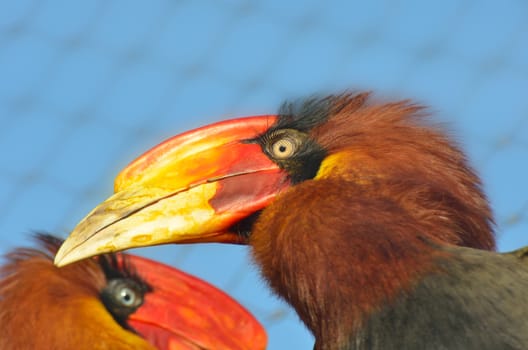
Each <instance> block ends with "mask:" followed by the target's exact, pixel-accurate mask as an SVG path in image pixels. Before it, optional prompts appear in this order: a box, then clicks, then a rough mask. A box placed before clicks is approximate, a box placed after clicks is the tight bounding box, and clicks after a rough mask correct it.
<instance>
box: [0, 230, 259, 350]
mask: <svg viewBox="0 0 528 350" xmlns="http://www.w3.org/2000/svg"><path fill="white" fill-rule="evenodd" d="M36 240H37V243H38V245H39V246H38V247H37V248H18V249H15V250H13V251H11V252H9V253H7V254H6V256H5V258H6V262H5V264H4V265H2V266H0V325H1V326H0V349H3V350H8V349H9V350H27V349H54V350H71V349H79V350H80V349H90V350H96V349H97V350H103V349H109V350H110V349H111V350H119V349H123V350H128V349H136V350H155V349H159V350H176V349H178V350H205V349H211V350H218V349H224V350H232V349H239V350H263V349H265V347H266V334H265V332H264V330H263V328H262V326H260V324H259V323H258V322H257V321H256V320H255V319H254V318H253V317H252V316H251V315H250V314H249V313H248V312H247V311H246V310H245V309H244V308H243V307H242V306H240V305H239V304H238V303H237V302H235V301H234V300H233V299H231V298H230V297H229V296H227V295H226V294H225V293H223V292H221V291H219V290H218V289H216V288H215V287H213V286H211V285H210V284H208V283H206V282H204V281H202V280H200V279H198V278H196V277H193V276H190V275H188V274H186V273H184V272H181V271H179V270H176V269H174V268H171V267H169V266H166V265H163V264H160V263H157V262H154V261H152V260H149V259H145V258H141V257H139V256H135V255H129V254H106V255H101V256H99V257H97V258H92V259H86V260H83V261H80V262H77V263H75V264H72V265H69V266H67V267H65V268H58V267H56V266H55V265H54V264H53V257H54V256H55V253H56V252H57V250H58V249H59V247H60V245H61V243H62V240H60V239H58V238H56V237H54V236H51V235H48V234H38V235H36Z"/></svg>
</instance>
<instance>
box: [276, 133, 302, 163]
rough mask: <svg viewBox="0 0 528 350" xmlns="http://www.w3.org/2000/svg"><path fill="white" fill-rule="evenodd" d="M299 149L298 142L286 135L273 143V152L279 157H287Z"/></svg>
mask: <svg viewBox="0 0 528 350" xmlns="http://www.w3.org/2000/svg"><path fill="white" fill-rule="evenodd" d="M296 150H297V144H296V143H295V140H294V139H293V138H291V137H285V138H282V139H279V140H277V141H275V142H274V143H273V144H272V145H271V153H272V154H273V156H274V157H275V158H277V159H285V158H289V157H291V156H292V155H293V154H294V153H295V151H296Z"/></svg>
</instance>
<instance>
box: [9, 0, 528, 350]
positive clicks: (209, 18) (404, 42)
mask: <svg viewBox="0 0 528 350" xmlns="http://www.w3.org/2000/svg"><path fill="white" fill-rule="evenodd" d="M527 18H528V4H527V3H526V2H524V1H514V0H508V1H504V2H503V3H501V4H499V3H498V2H496V1H472V0H463V1H459V0H449V1H443V2H424V1H418V0H402V1H389V0H386V1H381V0H379V1H371V2H367V1H362V2H345V1H342V2H340V1H329V2H322V1H302V2H297V1H292V2H282V1H266V2H257V1H249V0H248V1H242V0H222V1H212V0H200V1H189V0H187V1H184V0H180V1H169V0H167V1H161V0H156V1H150V2H140V1H127V2H124V1H117V0H113V1H102V0H101V1H91V2H71V1H65V0H63V1H45V0H33V1H29V0H28V1H17V2H9V3H4V4H2V5H0V78H1V79H0V81H1V84H0V155H1V159H2V161H1V162H0V247H1V249H0V250H1V251H2V252H5V251H6V250H8V249H10V248H11V247H13V246H15V245H21V244H24V243H25V241H26V240H27V234H28V233H29V232H30V231H31V230H37V229H43V230H47V231H51V232H56V233H59V234H62V235H66V233H67V232H68V231H69V230H70V229H71V228H72V227H73V226H74V224H75V223H76V222H77V221H78V220H79V219H80V218H82V217H83V216H84V215H85V214H86V213H87V212H88V211H89V210H90V209H91V208H92V207H94V206H95V205H96V204H98V203H99V202H100V201H101V200H103V199H104V198H106V197H107V196H108V195H109V194H110V193H111V191H112V179H113V177H114V176H115V174H117V172H118V170H119V169H120V168H122V167H123V166H125V165H126V164H127V163H128V162H129V161H131V160H132V159H133V158H134V157H135V156H137V155H138V154H140V153H141V152H142V151H144V150H146V149H147V148H148V147H150V146H152V145H154V144H156V143H158V142H159V141H160V140H162V139H164V138H166V137H169V136H171V135H172V134H176V133H179V132H181V131H184V130H187V129H189V128H192V127H197V126H199V125H202V124H205V123H208V122H211V121H213V120H219V119H223V118H226V117H229V116H240V115H251V114H261V113H272V112H275V111H276V109H277V107H278V105H279V104H280V103H281V102H282V101H283V100H284V99H286V98H290V97H299V96H303V95H307V94H312V93H314V92H321V91H323V92H324V91H333V92H335V91H340V90H342V89H345V88H349V89H350V88H355V89H364V88H365V89H369V90H375V91H377V92H378V94H379V95H381V96H389V97H394V98H412V99H415V100H417V101H419V102H421V103H424V104H427V105H430V106H431V110H432V111H433V112H434V114H435V115H436V118H437V120H440V121H444V122H446V123H449V125H450V127H451V129H452V130H453V134H454V135H456V136H457V139H458V140H459V141H460V142H461V143H462V145H463V146H464V148H465V149H466V150H467V152H468V154H469V157H470V159H471V160H472V162H473V164H474V166H475V168H476V169H477V170H478V171H479V172H480V173H481V175H482V177H483V179H484V183H485V188H486V191H487V193H488V194H489V197H490V199H491V201H492V204H493V208H494V210H495V213H496V218H497V222H498V232H499V243H500V249H501V250H508V249H513V248H516V247H519V246H522V245H526V244H528V235H527V234H526V233H527V232H528V186H527V185H526V179H527V178H528V157H527V154H528V96H527V93H528V41H527V40H526V38H527V37H528V21H527V20H526V19H527ZM138 252H139V253H141V254H144V255H147V256H150V257H155V258H156V259H158V260H162V261H165V262H168V263H171V264H173V265H175V266H177V267H179V268H181V269H183V270H186V271H188V272H191V273H193V274H196V275H198V276H201V277H203V278H205V279H206V280H208V281H211V282H213V283H214V284H216V285H217V286H219V287H221V288H222V289H224V290H226V291H227V292H228V293H230V294H231V295H233V296H234V297H235V298H237V299H238V300H239V301H241V302H242V303H243V304H244V305H246V306H247V307H248V308H249V309H250V310H251V311H252V312H253V313H254V314H255V315H256V316H257V317H258V318H259V319H260V320H261V321H262V322H263V323H264V324H265V326H266V327H267V329H268V331H269V335H270V345H269V348H270V349H291V348H310V347H311V345H312V343H313V340H312V338H311V336H310V335H309V334H308V332H307V331H306V330H305V329H304V328H303V326H302V325H301V324H300V322H299V321H298V319H297V316H296V315H295V314H294V312H292V310H291V309H290V308H289V307H288V306H287V305H285V304H284V303H282V302H281V301H279V300H277V299H276V298H275V297H273V296H272V295H271V294H270V292H268V290H267V288H266V285H265V283H263V282H262V281H261V280H260V278H259V277H258V272H257V271H256V268H254V267H253V266H252V265H251V264H250V263H249V261H250V258H249V256H248V253H247V250H246V249H245V248H244V247H227V246H217V245H207V246H183V247H172V246H171V247H156V248H148V249H144V250H140V251H138Z"/></svg>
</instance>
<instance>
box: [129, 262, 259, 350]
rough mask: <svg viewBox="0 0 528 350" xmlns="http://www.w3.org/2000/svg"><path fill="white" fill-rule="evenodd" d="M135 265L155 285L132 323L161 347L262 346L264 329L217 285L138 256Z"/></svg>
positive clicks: (246, 349)
mask: <svg viewBox="0 0 528 350" xmlns="http://www.w3.org/2000/svg"><path fill="white" fill-rule="evenodd" d="M128 258H129V260H130V262H131V265H132V266H134V268H135V269H136V270H137V271H138V273H139V274H140V275H141V277H142V278H144V279H145V280H146V281H147V282H149V284H150V285H151V286H152V288H153V291H152V292H151V293H147V294H146V296H145V301H144V303H143V305H142V306H141V307H140V308H139V309H138V310H137V311H136V312H135V313H133V314H132V315H131V316H130V317H129V319H128V324H129V325H130V326H131V327H133V328H134V329H135V330H136V331H137V332H138V333H139V334H140V335H141V336H143V338H145V339H146V340H147V341H148V342H149V343H150V344H152V345H154V346H155V347H156V348H158V349H160V350H172V349H178V350H185V349H188V350H191V349H193V350H203V349H211V350H212V349H215V350H222V349H225V350H227V349H230V350H250V349H251V350H263V349H265V348H266V343H267V337H266V332H265V331H264V328H263V327H262V326H261V325H260V324H259V323H258V321H257V320H256V319H255V318H254V317H253V316H251V314H250V313H249V312H248V311H246V309H244V308H243V307H242V306H241V305H240V304H238V303H237V302H236V301H235V300H233V299H232V298H231V297H229V296H228V295H227V294H225V293H224V292H222V291H220V290H219V289H217V288H215V287H213V286H212V285H210V284H208V283H206V282H204V281H202V280H200V279H198V278H196V277H193V276H191V275H188V274H186V273H183V272H181V271H179V270H176V269H173V268H171V267H169V266H166V265H163V264H160V263H157V262H154V261H152V260H149V259H145V258H141V257H138V256H133V255H129V256H128Z"/></svg>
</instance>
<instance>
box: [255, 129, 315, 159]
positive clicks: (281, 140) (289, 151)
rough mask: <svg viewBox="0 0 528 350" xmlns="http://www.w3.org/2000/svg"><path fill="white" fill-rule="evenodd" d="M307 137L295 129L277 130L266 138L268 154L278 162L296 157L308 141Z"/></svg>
mask: <svg viewBox="0 0 528 350" xmlns="http://www.w3.org/2000/svg"><path fill="white" fill-rule="evenodd" d="M306 137H307V136H306V135H305V134H304V133H301V132H299V131H297V130H294V129H282V130H276V131H274V132H273V133H271V134H270V135H266V136H265V147H266V149H267V152H268V154H269V155H270V156H271V157H273V158H274V159H276V160H286V159H288V158H291V157H293V156H295V155H296V154H297V153H298V151H299V150H300V148H301V147H302V146H303V144H304V142H305V141H306Z"/></svg>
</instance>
